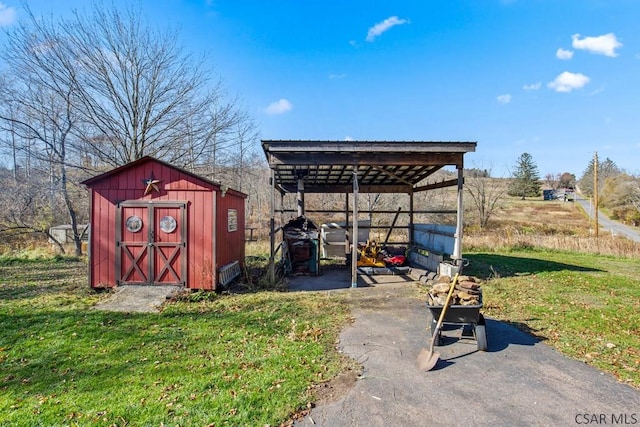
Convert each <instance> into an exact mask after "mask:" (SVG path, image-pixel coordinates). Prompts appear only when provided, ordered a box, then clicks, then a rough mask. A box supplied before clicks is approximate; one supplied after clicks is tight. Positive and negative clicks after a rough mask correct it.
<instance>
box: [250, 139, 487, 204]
mask: <svg viewBox="0 0 640 427" xmlns="http://www.w3.org/2000/svg"><path fill="white" fill-rule="evenodd" d="M476 144H477V143H476V142H438V141H311V140H262V148H263V150H264V152H265V155H266V156H267V161H268V162H269V166H270V168H271V169H272V170H273V171H274V177H275V187H276V188H278V189H279V190H280V191H283V192H286V193H292V192H295V191H296V189H297V182H298V177H299V176H303V177H304V190H305V192H307V193H347V192H351V191H352V189H353V173H354V171H355V172H357V174H358V184H359V186H358V187H359V191H360V192H363V193H409V192H411V191H414V192H415V191H421V190H427V189H430V188H437V187H442V186H447V185H455V180H453V181H452V182H446V183H440V184H435V185H434V184H432V185H430V186H423V187H416V186H417V185H418V184H419V183H420V182H422V181H423V180H424V179H425V178H427V177H429V176H430V175H432V174H433V173H435V172H436V171H438V170H439V169H441V168H443V167H445V166H455V167H456V168H462V167H463V156H464V154H465V153H469V152H474V151H475V149H476Z"/></svg>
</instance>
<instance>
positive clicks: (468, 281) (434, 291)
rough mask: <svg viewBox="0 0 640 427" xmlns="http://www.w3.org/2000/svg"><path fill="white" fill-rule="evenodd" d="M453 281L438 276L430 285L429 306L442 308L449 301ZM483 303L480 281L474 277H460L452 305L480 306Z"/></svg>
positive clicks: (443, 276)
mask: <svg viewBox="0 0 640 427" xmlns="http://www.w3.org/2000/svg"><path fill="white" fill-rule="evenodd" d="M452 282H453V280H452V279H451V277H449V276H446V275H441V276H438V277H437V278H436V279H434V280H433V281H432V283H430V284H429V285H430V289H429V299H428V303H429V305H433V306H438V305H440V306H442V305H444V303H445V302H446V301H447V294H448V293H449V289H451V285H452ZM481 301H482V289H481V286H480V279H478V278H476V277H473V276H459V277H458V281H457V283H456V285H455V288H454V290H453V294H452V295H451V302H450V305H478V304H480V303H481Z"/></svg>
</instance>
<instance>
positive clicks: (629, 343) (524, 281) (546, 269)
mask: <svg viewBox="0 0 640 427" xmlns="http://www.w3.org/2000/svg"><path fill="white" fill-rule="evenodd" d="M465 257H467V258H469V260H470V261H471V264H470V267H469V268H468V269H467V270H466V271H465V274H466V273H469V274H474V275H479V276H481V277H489V278H490V280H488V281H487V282H485V284H484V285H483V294H484V301H485V306H484V308H483V312H484V313H485V314H486V315H487V316H489V317H492V318H495V319H499V320H503V321H506V322H510V323H513V324H514V325H515V326H518V327H519V328H521V329H524V330H526V331H528V332H529V333H531V334H532V335H535V336H537V337H538V338H540V339H541V340H544V341H545V342H546V343H547V344H549V345H551V346H553V347H555V348H556V349H558V350H559V351H560V352H562V353H564V354H566V355H568V356H570V357H573V358H576V359H578V360H582V361H584V362H585V363H588V364H590V365H593V366H595V367H597V368H599V369H601V370H603V371H606V372H610V373H612V374H613V375H615V376H616V377H617V378H618V379H619V380H620V381H623V382H626V383H628V384H630V385H632V386H634V387H637V388H640V262H638V260H637V259H633V258H619V257H611V256H603V255H594V254H581V253H570V252H554V251H541V250H533V251H514V252H501V253H490V252H478V253H472V254H466V255H465Z"/></svg>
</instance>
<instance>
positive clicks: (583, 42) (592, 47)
mask: <svg viewBox="0 0 640 427" xmlns="http://www.w3.org/2000/svg"><path fill="white" fill-rule="evenodd" d="M571 39H572V40H573V44H572V46H573V47H574V49H584V50H588V51H589V52H591V53H597V54H600V55H606V56H611V57H615V56H618V54H617V53H616V51H615V50H616V49H617V48H619V47H622V43H620V42H619V41H618V39H616V35H615V34H613V33H609V34H604V35H602V36H597V37H585V38H583V39H581V38H580V34H574V35H572V36H571Z"/></svg>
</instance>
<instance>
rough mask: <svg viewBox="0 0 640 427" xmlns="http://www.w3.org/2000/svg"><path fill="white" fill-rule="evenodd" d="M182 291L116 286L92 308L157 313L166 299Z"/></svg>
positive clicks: (168, 287) (141, 286)
mask: <svg viewBox="0 0 640 427" xmlns="http://www.w3.org/2000/svg"><path fill="white" fill-rule="evenodd" d="M182 289H183V288H182V287H180V286H144V285H136V286H134V285H126V286H118V287H117V288H116V289H115V290H114V291H113V292H112V293H111V294H110V295H109V296H108V297H107V298H105V299H104V300H103V301H101V302H99V303H98V304H96V305H95V307H94V308H95V309H96V310H105V311H121V312H127V313H134V312H135V313H157V312H159V311H160V308H161V307H162V305H163V304H164V303H165V302H166V301H167V300H168V299H170V298H172V297H173V296H174V295H176V294H177V293H178V292H180V291H181V290H182Z"/></svg>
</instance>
